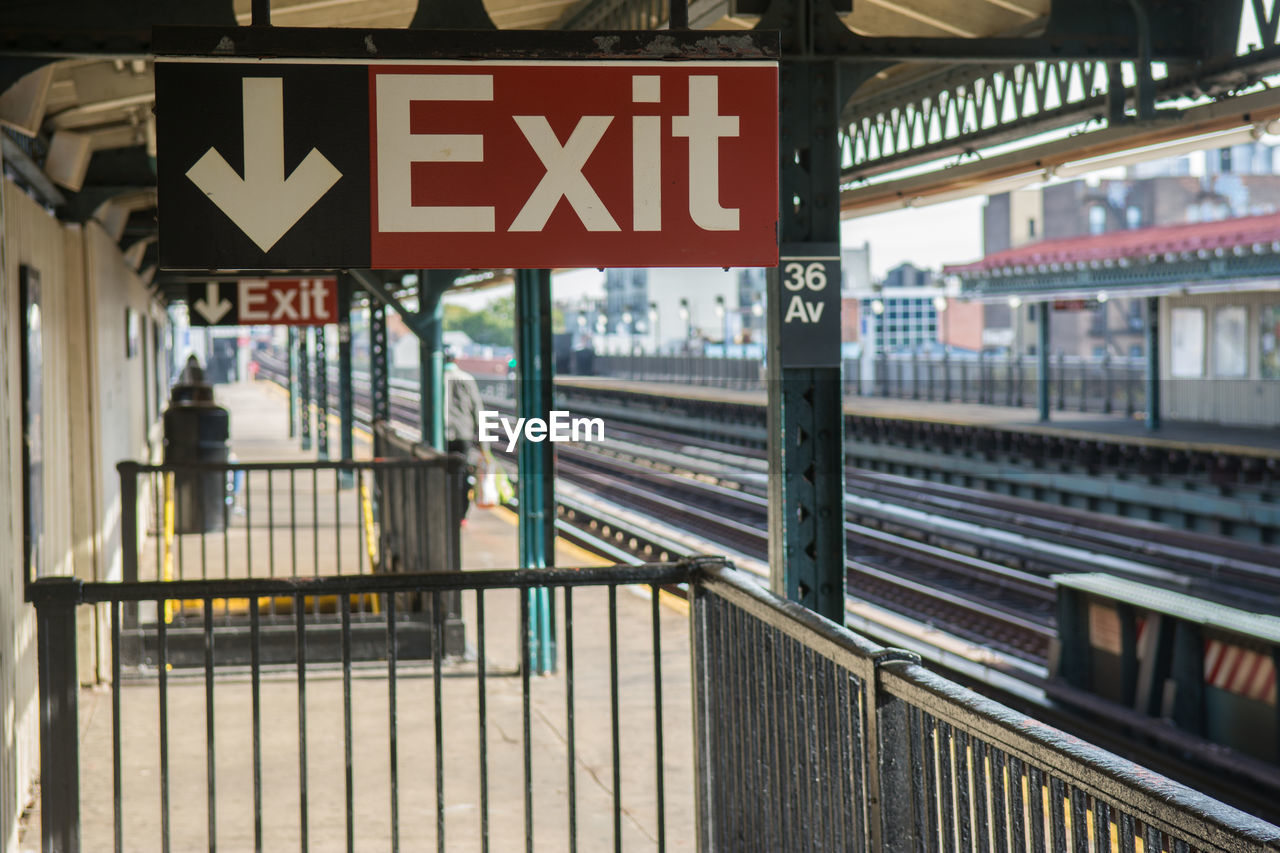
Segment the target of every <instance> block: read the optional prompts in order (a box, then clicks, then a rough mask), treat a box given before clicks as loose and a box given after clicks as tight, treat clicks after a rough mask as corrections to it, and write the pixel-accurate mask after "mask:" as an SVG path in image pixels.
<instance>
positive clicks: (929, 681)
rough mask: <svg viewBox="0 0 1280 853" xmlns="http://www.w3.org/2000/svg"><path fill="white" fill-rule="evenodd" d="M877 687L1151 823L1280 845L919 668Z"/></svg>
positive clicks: (1254, 821)
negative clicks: (1042, 766)
mask: <svg viewBox="0 0 1280 853" xmlns="http://www.w3.org/2000/svg"><path fill="white" fill-rule="evenodd" d="M877 688H878V691H879V693H880V695H881V696H894V697H896V698H899V699H902V700H904V701H906V702H908V703H910V704H911V705H913V706H914V707H917V708H919V709H921V710H923V711H925V712H927V713H929V714H931V715H932V716H934V717H935V718H937V719H939V720H942V721H944V722H947V723H951V724H953V725H956V726H958V727H960V728H962V729H965V730H967V731H970V732H973V733H975V734H978V735H980V736H981V737H982V738H984V739H986V740H988V741H989V742H990V743H991V744H992V745H994V746H997V747H999V748H1000V749H1002V750H1004V751H1005V752H1006V753H1008V754H1009V755H1011V756H1013V757H1015V758H1019V759H1023V760H1026V761H1030V762H1033V763H1038V764H1041V765H1044V766H1045V768H1046V769H1047V770H1048V771H1050V772H1052V773H1053V774H1055V775H1057V776H1059V777H1061V778H1063V779H1064V780H1066V781H1069V782H1070V783H1071V784H1072V785H1073V786H1075V787H1078V788H1080V789H1082V790H1085V791H1087V792H1088V793H1090V794H1094V795H1102V796H1104V797H1106V798H1109V799H1111V800H1112V801H1113V802H1122V803H1124V804H1125V808H1126V809H1127V810H1129V811H1130V812H1132V813H1133V814H1134V816H1135V817H1138V818H1140V819H1141V820H1142V821H1144V822H1146V823H1149V824H1151V825H1154V826H1161V827H1162V828H1169V829H1177V830H1178V831H1180V832H1183V833H1186V834H1189V835H1192V836H1195V837H1198V838H1200V839H1202V840H1204V841H1207V842H1210V843H1212V844H1216V845H1218V846H1221V847H1224V848H1226V849H1234V848H1232V847H1231V845H1232V844H1233V843H1235V844H1238V843H1241V842H1244V843H1250V844H1270V843H1280V827H1276V826H1274V825H1273V824H1270V823H1268V822H1267V821H1264V820H1262V819H1260V818H1257V817H1254V816H1253V815H1251V814H1248V813H1247V812H1242V811H1240V810H1238V809H1235V808H1233V807H1231V806H1228V805H1226V804H1224V803H1222V802H1220V801H1218V800H1215V799H1213V798H1212V797H1209V796H1208V795H1206V794H1202V793H1200V792H1199V791H1196V790H1195V789H1193V788H1189V787H1187V786H1186V785H1183V784H1182V783H1181V782H1175V781H1174V780H1172V779H1169V778H1167V777H1165V776H1162V775H1160V774H1158V773H1155V772H1153V771H1151V770H1148V769H1147V768H1145V767H1142V766H1141V765H1138V764H1135V763H1133V762H1132V761H1129V760H1128V759H1125V758H1121V757H1120V756H1118V755H1115V754H1113V753H1111V752H1108V751H1106V750H1104V749H1102V748H1101V747H1097V746H1094V745H1093V744H1091V743H1088V742H1086V741H1083V740H1081V739H1080V738H1077V737H1075V736H1074V735H1070V734H1067V733H1066V732H1063V731H1061V730H1059V729H1056V728H1054V727H1053V726H1050V725H1048V724H1046V723H1042V722H1040V721H1038V720H1036V719H1033V718H1032V717H1028V716H1027V715H1025V714H1021V713H1019V712H1017V711H1014V710H1013V709H1011V708H1008V707H1006V706H1004V705H1001V704H1000V703H999V702H996V701H994V700H992V699H988V698H986V697H985V696H980V695H978V694H977V693H974V692H973V691H972V690H969V689H968V688H966V687H962V686H960V685H959V684H956V683H955V682H953V681H948V680H947V679H945V678H942V677H941V676H939V675H937V674H935V673H932V672H930V671H929V670H927V669H925V668H924V667H923V666H919V665H915V664H907V665H905V666H901V667H894V668H892V669H885V670H881V671H880V673H879V684H878V685H877ZM1278 849H1280V848H1278Z"/></svg>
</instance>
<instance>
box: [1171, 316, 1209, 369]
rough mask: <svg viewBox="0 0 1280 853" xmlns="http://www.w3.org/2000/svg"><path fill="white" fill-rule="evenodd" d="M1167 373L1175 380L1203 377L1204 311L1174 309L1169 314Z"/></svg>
mask: <svg viewBox="0 0 1280 853" xmlns="http://www.w3.org/2000/svg"><path fill="white" fill-rule="evenodd" d="M1169 320H1170V323H1169V325H1170V326H1171V327H1172V328H1171V331H1170V335H1169V373H1170V375H1171V376H1173V378H1175V379H1199V378H1200V377H1201V376H1204V309H1203V308H1174V309H1173V310H1172V311H1170V312H1169Z"/></svg>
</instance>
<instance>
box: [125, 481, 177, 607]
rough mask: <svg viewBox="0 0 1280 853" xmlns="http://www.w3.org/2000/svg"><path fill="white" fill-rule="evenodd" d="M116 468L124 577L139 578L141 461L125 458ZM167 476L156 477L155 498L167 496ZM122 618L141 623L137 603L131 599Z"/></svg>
mask: <svg viewBox="0 0 1280 853" xmlns="http://www.w3.org/2000/svg"><path fill="white" fill-rule="evenodd" d="M116 470H117V471H118V472H120V551H121V554H120V569H121V577H120V579H121V580H123V581H125V582H130V581H136V580H137V579H138V550H139V549H138V463H137V462H131V461H129V460H125V461H123V462H120V463H117V465H116ZM166 477H168V475H167V474H161V475H160V476H159V477H158V478H156V479H154V480H153V482H155V483H158V484H159V486H160V489H161V493H160V494H158V495H154V496H153V498H152V499H153V500H156V501H163V500H164V492H163V489H164V483H165V478H166ZM156 537H157V539H158V540H160V539H163V537H164V529H163V525H161V529H159V530H157V531H156ZM157 547H159V542H157ZM157 580H159V579H158V578H157ZM121 622H123V623H124V624H125V625H128V626H130V627H132V626H134V625H136V624H137V623H138V605H137V604H134V603H132V602H128V603H126V604H125V605H124V607H123V615H122V616H121Z"/></svg>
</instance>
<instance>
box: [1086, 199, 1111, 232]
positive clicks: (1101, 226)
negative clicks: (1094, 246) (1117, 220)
mask: <svg viewBox="0 0 1280 853" xmlns="http://www.w3.org/2000/svg"><path fill="white" fill-rule="evenodd" d="M1106 230H1107V209H1106V207H1104V206H1103V205H1101V204H1091V205H1089V233H1090V234H1102V233H1104V232H1106Z"/></svg>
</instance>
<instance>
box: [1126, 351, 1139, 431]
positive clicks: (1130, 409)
mask: <svg viewBox="0 0 1280 853" xmlns="http://www.w3.org/2000/svg"><path fill="white" fill-rule="evenodd" d="M1135 411H1137V409H1136V408H1135V407H1134V404H1133V361H1132V359H1125V363H1124V414H1125V417H1129V418H1131V417H1133V413H1134V412H1135Z"/></svg>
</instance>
